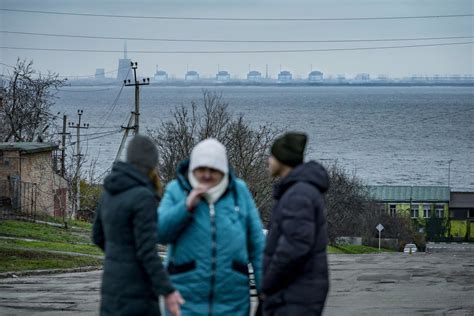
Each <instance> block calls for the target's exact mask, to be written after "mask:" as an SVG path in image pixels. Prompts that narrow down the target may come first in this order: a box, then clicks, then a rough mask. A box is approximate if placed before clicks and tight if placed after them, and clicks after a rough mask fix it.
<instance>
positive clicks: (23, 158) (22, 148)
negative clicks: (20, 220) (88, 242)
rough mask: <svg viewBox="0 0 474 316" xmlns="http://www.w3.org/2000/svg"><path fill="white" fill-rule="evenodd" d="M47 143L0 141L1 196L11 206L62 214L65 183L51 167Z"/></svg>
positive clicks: (50, 145)
mask: <svg viewBox="0 0 474 316" xmlns="http://www.w3.org/2000/svg"><path fill="white" fill-rule="evenodd" d="M57 148H58V146H56V145H54V144H49V143H27V142H23V143H0V182H1V184H0V185H1V186H2V187H1V190H0V195H1V198H2V199H3V200H4V201H5V200H9V202H10V203H11V207H12V208H13V209H21V210H22V211H24V210H25V208H26V209H27V210H28V212H34V211H36V212H38V213H45V214H48V215H54V216H62V215H63V212H64V211H65V210H67V208H68V203H67V192H68V190H67V188H68V186H67V182H66V180H65V179H63V178H62V177H60V176H59V175H58V174H57V173H56V172H55V171H54V167H53V157H52V153H53V150H56V149H57Z"/></svg>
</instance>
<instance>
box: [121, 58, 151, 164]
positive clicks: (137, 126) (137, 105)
mask: <svg viewBox="0 0 474 316" xmlns="http://www.w3.org/2000/svg"><path fill="white" fill-rule="evenodd" d="M131 66H132V69H133V78H134V82H133V83H131V82H130V79H129V80H124V81H123V84H124V85H125V86H126V87H129V86H134V87H135V111H133V112H132V113H131V116H130V120H129V122H128V124H127V126H122V129H123V130H124V131H125V132H124V133H123V137H122V141H121V143H120V147H119V150H118V152H117V156H116V158H115V161H117V160H118V159H120V156H121V155H122V151H123V148H124V145H125V141H126V140H127V138H128V133H129V131H130V130H131V129H133V130H134V132H133V134H134V135H137V134H138V133H139V132H140V86H146V85H149V84H150V78H146V79H145V78H143V81H142V82H139V80H138V78H137V68H138V63H137V62H132V63H131ZM132 122H134V125H133V126H132Z"/></svg>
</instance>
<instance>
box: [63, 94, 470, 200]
mask: <svg viewBox="0 0 474 316" xmlns="http://www.w3.org/2000/svg"><path fill="white" fill-rule="evenodd" d="M206 89H210V90H211V91H216V92H218V93H221V94H222V97H223V100H224V101H225V102H227V103H228V104H229V110H230V111H231V112H232V113H234V114H244V117H245V118H246V119H247V120H248V121H249V122H250V123H251V124H252V125H253V126H258V125H263V124H272V125H273V126H275V127H276V128H280V129H284V130H297V131H304V132H306V133H307V134H308V135H309V147H308V151H307V153H308V158H310V159H316V160H319V161H322V162H324V163H332V162H335V161H337V162H338V164H339V165H340V166H342V167H344V168H346V169H347V171H348V172H350V173H355V174H356V175H357V176H358V177H360V178H361V179H362V180H363V181H364V182H365V183H366V184H387V185H394V184H398V185H447V184H448V166H449V161H450V160H452V162H451V166H450V182H451V186H452V187H453V188H454V189H459V190H470V191H474V88H472V87H278V86H273V87H211V88H206ZM119 91H120V87H117V86H95V87H66V88H63V89H62V90H61V91H60V92H59V94H58V97H59V98H58V100H57V101H56V105H55V106H54V110H55V111H56V112H62V113H65V114H68V115H69V119H70V120H74V121H77V115H76V112H77V109H82V110H84V115H83V116H82V121H83V122H86V123H89V124H90V128H89V129H88V130H82V133H83V135H85V136H84V137H83V140H84V142H83V145H84V146H83V152H87V157H88V160H89V161H92V160H94V159H95V158H97V174H100V173H101V172H102V171H103V170H106V169H107V168H108V167H109V166H110V165H111V163H112V162H113V160H114V158H115V155H116V153H117V149H118V146H119V144H120V140H121V138H122V134H120V133H115V134H111V135H109V134H108V132H109V131H112V132H113V131H116V130H118V129H119V127H120V125H121V124H124V123H125V124H126V121H127V120H128V116H129V114H130V111H132V109H133V104H134V89H133V87H124V88H123V90H122V93H121V94H120V96H119V97H118V99H117V96H118V95H119ZM116 99H117V101H116V102H114V101H115V100H116ZM193 100H194V101H196V102H197V103H198V104H199V103H202V88H201V87H169V86H167V87H163V86H161V87H160V86H144V87H142V89H141V114H142V115H141V122H140V124H141V129H142V131H145V130H146V128H153V127H155V126H159V125H160V124H162V122H164V121H167V120H169V119H170V118H171V115H172V112H173V110H174V109H175V108H176V107H177V106H180V105H185V106H190V104H191V101H193ZM71 131H72V130H71ZM73 140H74V137H73ZM69 148H72V146H70V147H69Z"/></svg>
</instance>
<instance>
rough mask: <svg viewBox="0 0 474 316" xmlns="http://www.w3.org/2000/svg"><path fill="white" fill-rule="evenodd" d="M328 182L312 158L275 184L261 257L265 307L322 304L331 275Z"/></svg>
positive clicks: (268, 308) (323, 170) (324, 173)
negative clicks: (327, 216) (326, 212)
mask: <svg viewBox="0 0 474 316" xmlns="http://www.w3.org/2000/svg"><path fill="white" fill-rule="evenodd" d="M328 187H329V178H328V175H327V172H326V170H325V169H324V168H323V167H322V166H321V165H320V164H318V163H316V162H314V161H311V162H308V163H305V164H301V165H298V166H297V167H295V168H294V169H293V170H292V171H291V172H290V174H289V175H288V176H286V177H285V178H284V179H282V180H281V182H279V183H277V184H276V185H275V187H274V192H273V196H274V198H275V199H276V204H275V206H274V208H273V211H272V218H271V221H270V226H269V231H268V236H267V244H266V247H265V254H264V263H263V271H264V276H263V286H262V291H263V293H264V294H266V295H267V301H266V302H265V304H266V305H267V308H265V309H266V310H267V311H268V310H271V309H272V306H275V308H277V307H278V305H286V304H290V305H291V304H294V305H313V304H315V305H320V307H321V309H322V306H324V302H325V300H326V296H327V292H328V287H329V281H328V267H327V257H326V246H327V243H328V239H327V229H326V216H325V210H324V197H323V193H324V192H326V191H327V189H328ZM270 314H271V313H270Z"/></svg>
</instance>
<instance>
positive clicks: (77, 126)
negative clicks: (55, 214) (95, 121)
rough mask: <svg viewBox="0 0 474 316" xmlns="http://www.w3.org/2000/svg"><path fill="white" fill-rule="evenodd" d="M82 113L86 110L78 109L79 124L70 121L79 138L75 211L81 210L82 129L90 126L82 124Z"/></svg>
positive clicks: (77, 142) (77, 144) (70, 126)
mask: <svg viewBox="0 0 474 316" xmlns="http://www.w3.org/2000/svg"><path fill="white" fill-rule="evenodd" d="M82 114H84V111H83V110H77V115H78V116H79V122H78V123H77V124H74V123H73V122H70V123H69V128H75V129H76V137H77V140H76V155H75V156H76V157H77V160H76V163H77V166H76V207H75V211H76V212H77V211H79V209H80V208H81V179H80V176H81V172H80V171H81V158H82V156H83V155H82V154H81V129H88V128H89V124H86V123H84V124H83V125H81V117H82ZM74 215H75V214H73V217H74Z"/></svg>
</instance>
